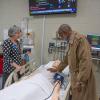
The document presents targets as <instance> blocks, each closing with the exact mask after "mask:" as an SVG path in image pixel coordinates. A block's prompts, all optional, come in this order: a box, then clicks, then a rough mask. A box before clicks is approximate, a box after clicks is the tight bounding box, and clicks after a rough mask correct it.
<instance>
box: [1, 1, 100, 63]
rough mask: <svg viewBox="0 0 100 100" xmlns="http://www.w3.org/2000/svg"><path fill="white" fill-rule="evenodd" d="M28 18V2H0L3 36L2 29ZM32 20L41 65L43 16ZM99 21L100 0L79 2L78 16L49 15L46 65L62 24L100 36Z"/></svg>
mask: <svg viewBox="0 0 100 100" xmlns="http://www.w3.org/2000/svg"><path fill="white" fill-rule="evenodd" d="M28 16H29V12H28V0H0V33H1V34H2V29H4V28H9V27H10V26H11V25H13V24H19V23H20V21H21V20H22V19H23V17H28ZM32 18H33V19H31V20H30V24H29V25H30V27H31V28H32V29H33V30H34V32H35V40H36V41H35V43H36V44H35V45H36V55H37V60H38V62H39V63H40V49H41V33H42V25H43V16H35V17H32ZM99 19H100V0H78V12H77V15H76V16H70V15H65V14H63V15H47V16H46V21H45V47H44V52H45V53H44V59H43V60H44V63H45V62H47V61H48V59H47V58H48V57H47V56H48V55H47V54H48V53H47V45H48V42H49V40H50V38H52V37H54V36H55V32H56V31H57V28H58V27H59V25H60V24H63V23H67V24H69V25H71V26H72V28H73V30H76V31H78V32H80V33H96V34H100V20H99ZM1 36H2V35H1ZM0 38H1V37H0Z"/></svg>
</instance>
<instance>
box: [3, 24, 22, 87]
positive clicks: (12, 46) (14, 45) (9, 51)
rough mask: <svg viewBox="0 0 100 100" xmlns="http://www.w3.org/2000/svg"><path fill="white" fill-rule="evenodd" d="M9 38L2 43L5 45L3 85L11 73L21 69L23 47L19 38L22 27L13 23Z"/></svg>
mask: <svg viewBox="0 0 100 100" xmlns="http://www.w3.org/2000/svg"><path fill="white" fill-rule="evenodd" d="M8 36H9V38H8V39H6V40H5V41H4V43H3V45H2V47H3V56H4V64H3V83H2V87H4V84H5V82H6V80H7V78H8V76H9V75H10V73H11V72H12V71H13V70H14V69H17V70H18V71H19V70H20V69H21V62H22V60H21V49H20V44H19V42H18V39H19V38H20V36H21V29H20V28H19V27H18V26H16V25H13V26H12V27H11V28H10V29H9V30H8Z"/></svg>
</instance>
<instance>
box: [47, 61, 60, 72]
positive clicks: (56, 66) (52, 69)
mask: <svg viewBox="0 0 100 100" xmlns="http://www.w3.org/2000/svg"><path fill="white" fill-rule="evenodd" d="M60 63H61V61H60V60H56V61H55V62H54V64H53V66H52V68H48V69H47V70H48V71H50V72H57V71H58V70H57V68H58V66H59V64H60Z"/></svg>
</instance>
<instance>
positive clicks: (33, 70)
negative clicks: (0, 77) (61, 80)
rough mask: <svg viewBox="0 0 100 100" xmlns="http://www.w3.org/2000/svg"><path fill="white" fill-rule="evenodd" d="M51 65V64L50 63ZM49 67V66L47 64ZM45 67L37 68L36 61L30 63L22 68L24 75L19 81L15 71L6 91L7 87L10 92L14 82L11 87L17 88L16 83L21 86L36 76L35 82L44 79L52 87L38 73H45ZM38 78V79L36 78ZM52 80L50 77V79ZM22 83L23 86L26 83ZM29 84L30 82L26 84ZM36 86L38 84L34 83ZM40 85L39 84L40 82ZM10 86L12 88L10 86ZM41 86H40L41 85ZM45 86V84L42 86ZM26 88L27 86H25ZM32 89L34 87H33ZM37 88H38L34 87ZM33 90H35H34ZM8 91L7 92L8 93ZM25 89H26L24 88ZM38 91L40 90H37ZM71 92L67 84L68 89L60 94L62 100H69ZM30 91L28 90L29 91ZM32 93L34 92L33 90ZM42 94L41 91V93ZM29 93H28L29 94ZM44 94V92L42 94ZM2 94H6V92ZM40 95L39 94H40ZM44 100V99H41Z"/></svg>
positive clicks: (7, 82) (7, 83)
mask: <svg viewBox="0 0 100 100" xmlns="http://www.w3.org/2000/svg"><path fill="white" fill-rule="evenodd" d="M49 64H50V63H49ZM47 66H48V64H47ZM43 68H44V67H43V65H42V66H40V67H36V66H35V63H34V61H33V60H32V61H30V62H29V63H27V64H26V65H24V66H22V69H21V70H20V74H21V75H22V77H21V78H20V79H18V75H17V72H16V70H15V71H13V72H12V73H11V74H10V76H9V77H8V79H7V81H6V83H5V89H6V87H7V89H8V90H9V88H10V86H11V83H12V80H13V81H14V82H15V83H14V84H12V86H11V87H14V86H16V83H18V84H20V83H21V82H22V81H24V82H26V80H28V81H29V78H30V79H31V77H33V76H35V78H34V77H33V79H34V80H37V79H39V78H40V79H41V78H43V80H44V81H45V83H46V82H47V84H48V86H50V84H49V83H48V81H47V80H46V79H45V77H42V76H41V74H37V73H40V72H44V69H43ZM44 73H45V76H50V75H51V74H49V75H48V74H46V72H44ZM36 77H37V78H36ZM49 78H50V77H49ZM24 82H22V84H23V83H24ZM26 83H28V82H26ZM33 83H34V84H35V85H36V83H35V82H33ZM38 83H39V82H38ZM9 85H10V86H9ZM23 85H24V84H23ZM39 85H40V84H39ZM42 85H44V83H43V84H42ZM25 87H26V86H25ZM31 87H32V86H31ZM34 88H36V86H35V87H34ZM34 88H33V89H34ZM44 88H46V89H47V90H48V89H50V88H48V87H46V86H45V87H44ZM7 89H6V91H8V90H7ZM23 89H24V88H23ZM37 90H38V89H37ZM69 90H70V82H68V84H67V87H66V88H65V89H62V92H61V93H60V100H68V97H69ZM27 91H28V90H27ZM31 91H32V90H31ZM51 91H52V89H51V90H50V91H49V93H50V92H51ZM39 92H40V91H39ZM27 93H28V92H27ZM34 93H36V92H33V94H34ZM40 93H41V94H42V92H40ZM1 94H5V91H4V92H3V93H2V92H1ZM38 95H39V94H38ZM1 100H5V99H1ZM8 100H15V99H8ZM19 100H26V99H19ZM29 100H31V99H29ZM32 100H39V99H32ZM41 100H42V99H41ZM48 100H51V99H48Z"/></svg>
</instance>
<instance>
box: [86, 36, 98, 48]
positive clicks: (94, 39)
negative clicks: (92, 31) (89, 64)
mask: <svg viewBox="0 0 100 100" xmlns="http://www.w3.org/2000/svg"><path fill="white" fill-rule="evenodd" d="M87 39H88V41H89V43H90V45H91V46H93V47H97V48H100V36H99V35H87Z"/></svg>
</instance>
